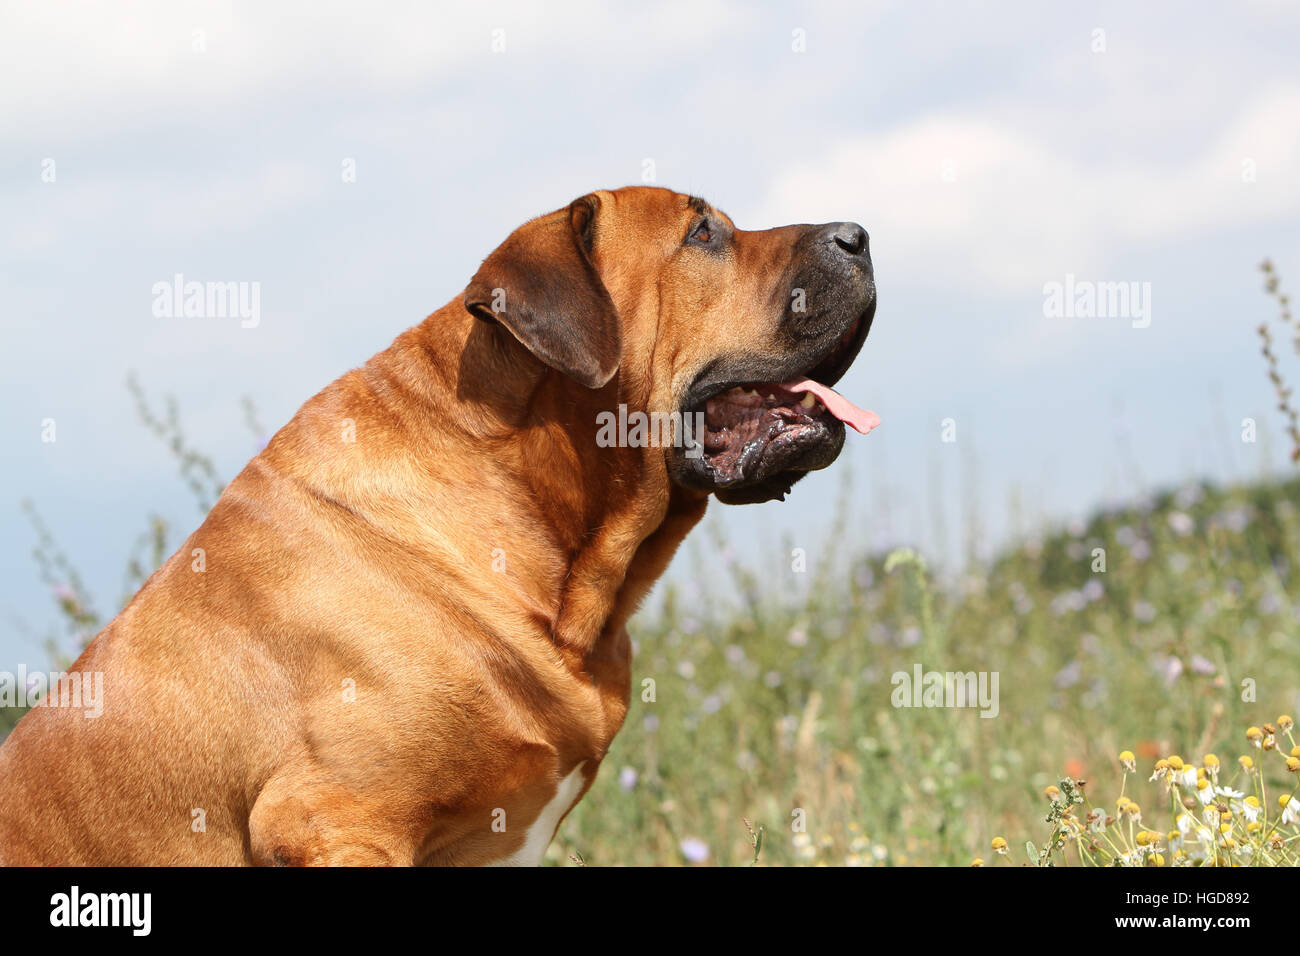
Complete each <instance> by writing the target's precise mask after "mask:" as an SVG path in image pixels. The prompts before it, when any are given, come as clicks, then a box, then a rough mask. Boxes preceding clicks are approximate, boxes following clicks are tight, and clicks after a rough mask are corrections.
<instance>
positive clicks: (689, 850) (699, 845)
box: [681, 837, 709, 863]
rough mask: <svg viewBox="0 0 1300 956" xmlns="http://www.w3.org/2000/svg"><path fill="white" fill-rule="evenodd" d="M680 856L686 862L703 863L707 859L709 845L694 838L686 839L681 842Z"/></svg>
mask: <svg viewBox="0 0 1300 956" xmlns="http://www.w3.org/2000/svg"><path fill="white" fill-rule="evenodd" d="M681 851H682V856H684V857H686V860H687V862H690V863H703V862H704V861H705V860H707V859H708V858H709V845H708V844H707V843H705V842H704V841H703V840H699V839H696V838H695V837H687V838H686V839H685V840H683V841H682V842H681Z"/></svg>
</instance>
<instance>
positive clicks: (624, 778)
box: [618, 767, 640, 790]
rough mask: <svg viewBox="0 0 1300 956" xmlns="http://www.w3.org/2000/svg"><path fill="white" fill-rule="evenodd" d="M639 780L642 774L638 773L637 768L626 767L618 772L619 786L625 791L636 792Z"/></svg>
mask: <svg viewBox="0 0 1300 956" xmlns="http://www.w3.org/2000/svg"><path fill="white" fill-rule="evenodd" d="M638 779H640V774H638V773H637V772H636V768H635V767H624V768H623V769H622V770H620V771H619V772H618V785H619V786H620V787H622V788H623V789H624V790H635V789H636V782H637V780H638Z"/></svg>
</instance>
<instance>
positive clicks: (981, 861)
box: [970, 856, 984, 866]
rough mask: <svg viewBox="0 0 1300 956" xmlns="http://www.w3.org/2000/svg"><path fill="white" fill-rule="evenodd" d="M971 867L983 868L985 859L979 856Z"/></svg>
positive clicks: (971, 863)
mask: <svg viewBox="0 0 1300 956" xmlns="http://www.w3.org/2000/svg"><path fill="white" fill-rule="evenodd" d="M970 865H971V866H983V865H984V858H983V857H982V856H977V857H975V859H973V860H971V862H970Z"/></svg>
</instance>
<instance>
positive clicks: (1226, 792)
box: [1214, 787, 1245, 800]
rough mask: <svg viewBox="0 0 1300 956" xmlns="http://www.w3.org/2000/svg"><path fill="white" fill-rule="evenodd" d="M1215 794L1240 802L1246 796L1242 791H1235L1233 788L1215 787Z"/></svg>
mask: <svg viewBox="0 0 1300 956" xmlns="http://www.w3.org/2000/svg"><path fill="white" fill-rule="evenodd" d="M1214 792H1215V793H1217V794H1218V795H1219V796H1221V797H1227V798H1228V799H1229V800H1240V799H1241V798H1242V797H1244V796H1245V794H1244V793H1242V792H1241V791H1240V790H1233V789H1232V788H1231V787H1215V788H1214Z"/></svg>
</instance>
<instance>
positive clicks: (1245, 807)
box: [1241, 794, 1264, 826]
mask: <svg viewBox="0 0 1300 956" xmlns="http://www.w3.org/2000/svg"><path fill="white" fill-rule="evenodd" d="M1263 809H1264V808H1263V807H1261V806H1260V805H1259V797H1257V796H1255V795H1254V794H1251V795H1250V796H1249V797H1247V798H1246V799H1245V800H1243V801H1242V802H1241V813H1242V816H1244V817H1245V818H1246V821H1247V826H1249V824H1251V823H1254V822H1255V821H1256V820H1258V819H1259V815H1260V813H1261V812H1262V811H1263Z"/></svg>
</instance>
